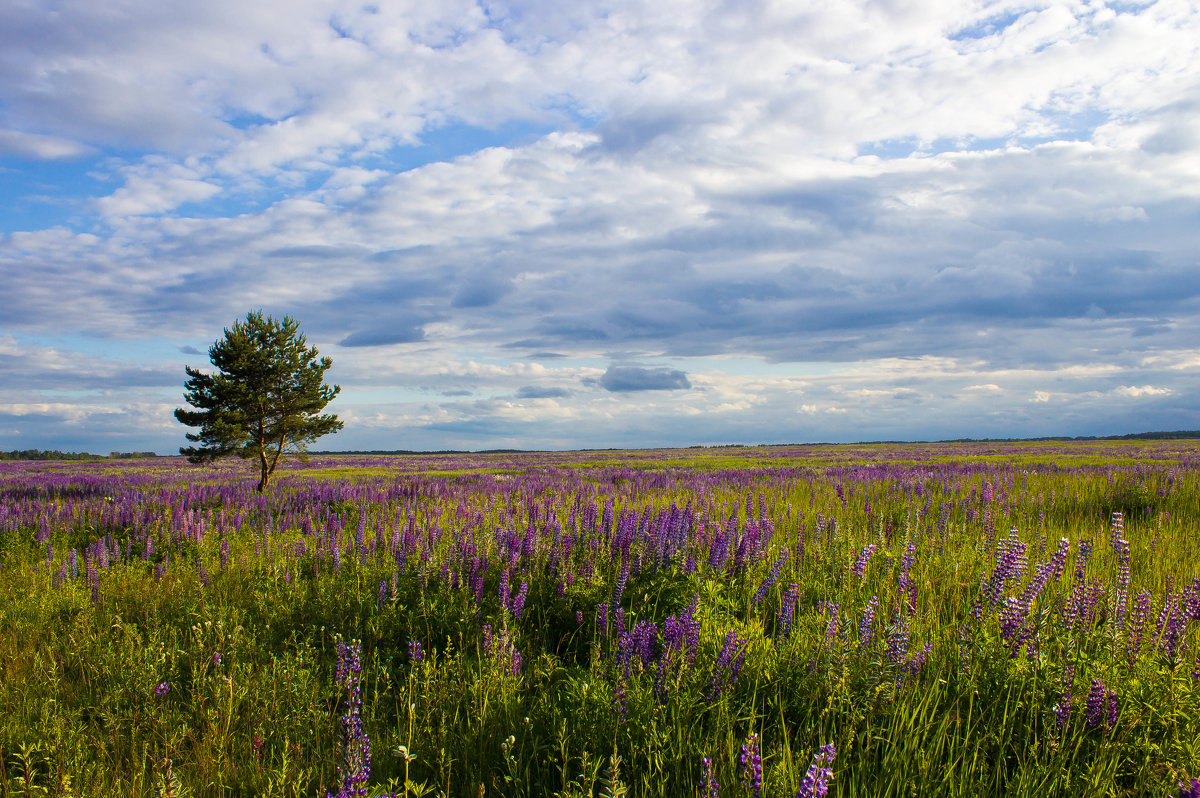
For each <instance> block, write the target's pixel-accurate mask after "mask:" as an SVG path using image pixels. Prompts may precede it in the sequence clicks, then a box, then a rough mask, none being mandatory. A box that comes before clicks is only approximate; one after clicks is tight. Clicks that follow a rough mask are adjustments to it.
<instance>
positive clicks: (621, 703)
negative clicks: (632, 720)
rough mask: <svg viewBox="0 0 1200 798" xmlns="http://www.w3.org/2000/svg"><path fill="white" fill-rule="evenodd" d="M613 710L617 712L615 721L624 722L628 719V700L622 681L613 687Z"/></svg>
mask: <svg viewBox="0 0 1200 798" xmlns="http://www.w3.org/2000/svg"><path fill="white" fill-rule="evenodd" d="M613 712H616V713H617V723H624V722H625V721H626V720H627V719H628V715H629V700H628V695H627V693H626V692H625V683H624V682H623V681H622V682H617V684H616V686H614V687H613Z"/></svg>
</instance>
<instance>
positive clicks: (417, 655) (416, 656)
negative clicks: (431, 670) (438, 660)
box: [408, 640, 425, 665]
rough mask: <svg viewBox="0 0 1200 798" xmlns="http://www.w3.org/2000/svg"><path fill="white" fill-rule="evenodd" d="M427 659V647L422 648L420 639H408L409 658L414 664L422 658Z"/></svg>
mask: <svg viewBox="0 0 1200 798" xmlns="http://www.w3.org/2000/svg"><path fill="white" fill-rule="evenodd" d="M423 659H425V649H423V648H421V641H420V640H409V641H408V660H409V662H411V663H412V664H413V665H416V664H417V663H419V662H420V661H421V660H423Z"/></svg>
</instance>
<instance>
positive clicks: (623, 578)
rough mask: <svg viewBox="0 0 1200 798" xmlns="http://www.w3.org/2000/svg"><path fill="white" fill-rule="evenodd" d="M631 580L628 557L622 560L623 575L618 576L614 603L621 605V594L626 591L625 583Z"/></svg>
mask: <svg viewBox="0 0 1200 798" xmlns="http://www.w3.org/2000/svg"><path fill="white" fill-rule="evenodd" d="M628 581H629V558H628V557H626V558H625V559H623V560H622V561H621V575H620V576H618V577H617V584H616V585H615V586H614V587H613V595H612V605H613V606H614V607H617V606H620V604H621V594H622V593H624V592H625V585H626V583H627V582H628Z"/></svg>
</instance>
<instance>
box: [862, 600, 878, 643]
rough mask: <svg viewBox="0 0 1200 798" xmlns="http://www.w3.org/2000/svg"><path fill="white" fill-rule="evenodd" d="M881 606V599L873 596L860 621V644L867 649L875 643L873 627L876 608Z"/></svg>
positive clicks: (864, 608)
mask: <svg viewBox="0 0 1200 798" xmlns="http://www.w3.org/2000/svg"><path fill="white" fill-rule="evenodd" d="M878 606H879V597H878V596H871V598H870V600H869V601H867V606H865V607H863V612H862V617H861V618H859V621H858V644H859V645H860V646H861V647H862V648H864V649H866V648H870V647H871V645H872V643H873V642H874V635H873V626H874V624H875V608H876V607H878Z"/></svg>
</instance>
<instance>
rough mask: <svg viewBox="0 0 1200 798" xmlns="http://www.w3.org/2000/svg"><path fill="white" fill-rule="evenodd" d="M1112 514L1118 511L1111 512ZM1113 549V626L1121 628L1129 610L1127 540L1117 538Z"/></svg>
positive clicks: (1115, 514)
mask: <svg viewBox="0 0 1200 798" xmlns="http://www.w3.org/2000/svg"><path fill="white" fill-rule="evenodd" d="M1113 515H1114V516H1117V515H1120V513H1113ZM1113 549H1115V550H1116V553H1117V586H1116V587H1117V590H1116V594H1115V595H1116V605H1117V606H1116V612H1115V613H1114V616H1115V617H1114V619H1113V620H1114V626H1115V627H1116V628H1117V629H1122V628H1124V626H1125V615H1126V613H1127V612H1128V610H1129V541H1127V540H1125V538H1119V539H1117V540H1116V542H1115V543H1113Z"/></svg>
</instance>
